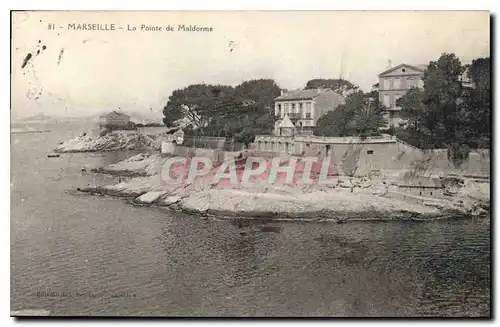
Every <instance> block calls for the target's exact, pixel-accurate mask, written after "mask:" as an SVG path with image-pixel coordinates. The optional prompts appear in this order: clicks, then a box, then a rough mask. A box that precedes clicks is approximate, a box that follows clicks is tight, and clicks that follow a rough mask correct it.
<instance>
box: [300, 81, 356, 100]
mask: <svg viewBox="0 0 500 327" xmlns="http://www.w3.org/2000/svg"><path fill="white" fill-rule="evenodd" d="M318 88H326V89H331V90H333V91H335V92H337V93H339V94H341V95H342V96H344V97H347V96H348V95H350V94H352V93H353V92H356V91H357V90H359V87H358V86H356V85H354V84H353V83H351V82H349V81H347V80H344V79H341V78H338V79H325V78H316V79H312V80H310V81H308V82H307V83H306V87H305V89H306V90H308V89H318Z"/></svg>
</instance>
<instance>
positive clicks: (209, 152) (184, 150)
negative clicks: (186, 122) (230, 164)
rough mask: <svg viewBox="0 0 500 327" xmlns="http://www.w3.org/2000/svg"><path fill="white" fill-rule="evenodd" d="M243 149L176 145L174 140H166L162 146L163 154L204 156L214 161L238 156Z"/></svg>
mask: <svg viewBox="0 0 500 327" xmlns="http://www.w3.org/2000/svg"><path fill="white" fill-rule="evenodd" d="M240 153H241V151H223V150H215V149H204V148H193V147H186V146H179V145H176V144H175V143H174V142H164V143H163V144H162V147H161V154H162V155H165V156H176V157H186V158H192V157H204V158H209V159H210V160H212V161H213V162H222V161H226V160H230V159H233V158H236V157H238V156H239V155H240Z"/></svg>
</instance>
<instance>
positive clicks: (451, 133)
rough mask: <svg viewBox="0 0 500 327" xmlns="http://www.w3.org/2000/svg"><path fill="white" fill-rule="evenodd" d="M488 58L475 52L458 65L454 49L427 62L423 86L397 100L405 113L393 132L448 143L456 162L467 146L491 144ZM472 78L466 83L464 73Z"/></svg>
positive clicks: (426, 142) (434, 144) (424, 143)
mask: <svg viewBox="0 0 500 327" xmlns="http://www.w3.org/2000/svg"><path fill="white" fill-rule="evenodd" d="M490 66H491V65H490V59H489V58H480V59H476V60H474V61H473V62H472V64H471V65H466V66H462V65H461V63H460V60H459V59H458V58H457V57H456V56H455V55H454V54H449V53H444V54H442V55H441V56H440V58H439V59H438V60H437V61H432V62H430V63H429V66H428V67H427V69H426V71H425V72H424V78H423V80H424V88H423V90H417V89H411V90H410V91H408V92H407V93H406V95H405V96H403V97H402V98H400V99H399V100H398V105H399V106H401V107H402V114H403V115H404V116H405V117H406V118H408V119H409V124H408V126H407V127H406V128H405V129H398V130H396V131H393V132H394V133H396V135H397V136H398V137H401V138H402V139H404V140H405V141H407V142H409V143H410V144H413V145H415V146H419V147H423V148H447V149H448V150H449V151H448V153H449V155H450V158H451V159H452V160H453V161H454V162H455V163H458V162H460V161H461V160H462V159H464V158H465V157H466V156H467V154H468V152H469V150H470V149H471V148H478V147H479V148H482V147H483V148H484V147H488V146H489V144H490V138H491V136H490V135H491V134H490V119H491V118H490V116H491V115H490V111H491V103H490V95H491V80H490ZM465 71H467V75H468V77H469V78H470V80H471V81H472V85H473V87H469V86H468V85H467V84H468V83H466V81H465V82H464V81H463V78H462V76H463V73H464V72H465Z"/></svg>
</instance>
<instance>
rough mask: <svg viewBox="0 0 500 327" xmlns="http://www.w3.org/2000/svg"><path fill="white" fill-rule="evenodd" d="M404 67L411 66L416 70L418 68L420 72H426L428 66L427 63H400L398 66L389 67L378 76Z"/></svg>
mask: <svg viewBox="0 0 500 327" xmlns="http://www.w3.org/2000/svg"><path fill="white" fill-rule="evenodd" d="M402 67H409V68H411V69H414V70H417V71H420V72H422V73H423V72H424V71H425V69H426V68H427V65H420V64H419V65H409V64H400V65H397V66H394V67H392V68H389V69H387V70H386V71H384V72H382V73H380V74H378V76H382V75H385V74H388V73H390V72H392V71H394V70H396V69H399V68H402Z"/></svg>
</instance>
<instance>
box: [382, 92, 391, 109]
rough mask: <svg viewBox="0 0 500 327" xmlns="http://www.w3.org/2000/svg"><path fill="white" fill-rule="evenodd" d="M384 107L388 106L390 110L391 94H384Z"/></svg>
mask: <svg viewBox="0 0 500 327" xmlns="http://www.w3.org/2000/svg"><path fill="white" fill-rule="evenodd" d="M383 102H384V106H386V107H387V108H390V107H391V98H390V96H389V94H384V101H383Z"/></svg>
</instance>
